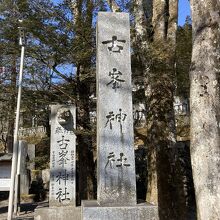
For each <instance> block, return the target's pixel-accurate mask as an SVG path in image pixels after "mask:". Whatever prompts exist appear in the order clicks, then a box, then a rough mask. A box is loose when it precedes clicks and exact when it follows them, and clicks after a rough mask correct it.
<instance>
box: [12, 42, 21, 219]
mask: <svg viewBox="0 0 220 220" xmlns="http://www.w3.org/2000/svg"><path fill="white" fill-rule="evenodd" d="M24 47H25V45H24V44H22V47H21V63H20V72H19V81H18V100H17V110H16V120H15V130H14V143H13V157H12V165H11V185H10V193H9V202H8V220H12V211H13V210H12V209H13V199H14V186H15V173H16V170H17V168H16V166H17V157H18V129H19V116H20V105H21V87H22V78H23V67H24Z"/></svg>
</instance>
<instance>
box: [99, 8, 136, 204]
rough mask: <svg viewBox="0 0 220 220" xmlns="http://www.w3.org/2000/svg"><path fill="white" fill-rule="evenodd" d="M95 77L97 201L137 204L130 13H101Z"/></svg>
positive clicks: (102, 202) (101, 202) (100, 202)
mask: <svg viewBox="0 0 220 220" xmlns="http://www.w3.org/2000/svg"><path fill="white" fill-rule="evenodd" d="M96 77H97V112H98V114H97V145H98V159H97V160H98V161H97V162H98V170H97V178H98V190H97V198H98V202H99V204H100V205H109V204H111V205H113V204H114V205H134V204H136V179H135V159H134V143H133V139H134V137H133V133H134V131H133V115H132V112H133V110H132V86H131V61H130V25H129V15H128V14H127V13H106V12H105V13H99V16H98V20H97V76H96Z"/></svg>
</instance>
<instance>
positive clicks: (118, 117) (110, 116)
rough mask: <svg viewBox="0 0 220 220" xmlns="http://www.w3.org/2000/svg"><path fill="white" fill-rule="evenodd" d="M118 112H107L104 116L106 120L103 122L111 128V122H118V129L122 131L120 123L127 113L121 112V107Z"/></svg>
mask: <svg viewBox="0 0 220 220" xmlns="http://www.w3.org/2000/svg"><path fill="white" fill-rule="evenodd" d="M118 111H119V113H118V114H114V112H113V111H111V112H109V114H108V115H107V116H106V119H107V122H106V124H105V127H108V125H109V128H110V129H111V130H112V129H113V124H112V122H113V121H115V122H118V123H119V124H120V130H121V132H122V123H123V122H124V121H125V119H126V117H127V114H125V113H123V112H122V109H121V108H120V109H119V110H118Z"/></svg>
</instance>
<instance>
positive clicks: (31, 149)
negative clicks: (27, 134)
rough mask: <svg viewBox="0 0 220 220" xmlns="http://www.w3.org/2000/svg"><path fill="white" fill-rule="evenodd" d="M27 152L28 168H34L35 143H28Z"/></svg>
mask: <svg viewBox="0 0 220 220" xmlns="http://www.w3.org/2000/svg"><path fill="white" fill-rule="evenodd" d="M27 151H28V152H27V153H28V157H29V160H30V163H29V169H30V170H34V169H35V161H34V159H35V144H28V147H27Z"/></svg>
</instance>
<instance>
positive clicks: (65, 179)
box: [34, 105, 81, 220]
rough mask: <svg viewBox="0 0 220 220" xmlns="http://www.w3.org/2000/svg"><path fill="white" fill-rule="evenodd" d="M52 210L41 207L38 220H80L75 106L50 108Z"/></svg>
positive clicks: (50, 203) (50, 201)
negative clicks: (77, 190) (77, 188)
mask: <svg viewBox="0 0 220 220" xmlns="http://www.w3.org/2000/svg"><path fill="white" fill-rule="evenodd" d="M50 119H51V138H50V139H51V143H50V145H51V149H50V194H49V207H40V206H38V207H37V209H35V214H34V219H35V220H45V219H47V220H60V219H64V220H73V219H74V220H80V219H81V209H80V207H76V136H75V134H74V132H73V129H75V128H76V107H75V106H72V105H52V106H51V117H50Z"/></svg>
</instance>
